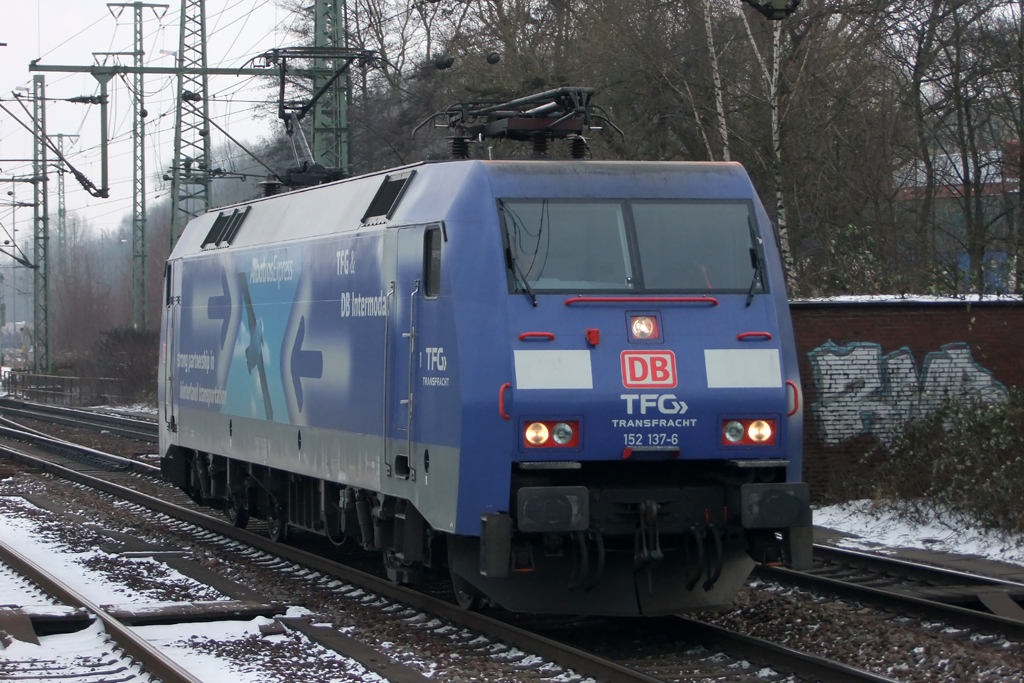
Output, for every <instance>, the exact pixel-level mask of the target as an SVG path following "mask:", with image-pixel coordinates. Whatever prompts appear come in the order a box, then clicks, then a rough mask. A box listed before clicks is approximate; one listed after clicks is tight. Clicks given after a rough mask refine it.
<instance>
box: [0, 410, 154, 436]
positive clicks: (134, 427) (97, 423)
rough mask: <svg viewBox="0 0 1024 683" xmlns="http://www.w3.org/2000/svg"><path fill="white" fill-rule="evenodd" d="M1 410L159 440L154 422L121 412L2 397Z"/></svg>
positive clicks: (122, 434) (36, 418)
mask: <svg viewBox="0 0 1024 683" xmlns="http://www.w3.org/2000/svg"><path fill="white" fill-rule="evenodd" d="M0 412H3V413H6V414H9V415H17V416H21V417H26V418H29V419H33V420H40V421H44V422H56V423H57V424H63V425H67V426H70V427H80V428H86V429H101V430H107V431H109V432H111V433H113V434H117V435H118V436H126V437H129V438H132V439H138V440H140V441H147V442H149V443H156V442H157V438H158V434H157V431H158V428H157V424H156V423H155V422H150V421H148V420H140V419H137V418H131V417H123V416H120V415H104V414H102V413H94V412H92V411H88V410H78V409H75V408H62V407H58V406H44V405H38V404H32V403H24V402H18V401H11V400H0Z"/></svg>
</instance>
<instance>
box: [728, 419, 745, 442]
mask: <svg viewBox="0 0 1024 683" xmlns="http://www.w3.org/2000/svg"><path fill="white" fill-rule="evenodd" d="M743 432H744V429H743V424H742V423H740V422H737V421H736V420H733V421H732V422H729V423H727V424H726V425H725V438H726V439H728V440H729V441H731V442H732V443H739V442H740V441H743Z"/></svg>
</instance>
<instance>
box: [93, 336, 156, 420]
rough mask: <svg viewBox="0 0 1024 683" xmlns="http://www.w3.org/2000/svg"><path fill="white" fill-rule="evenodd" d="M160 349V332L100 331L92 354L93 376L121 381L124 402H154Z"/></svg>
mask: <svg viewBox="0 0 1024 683" xmlns="http://www.w3.org/2000/svg"><path fill="white" fill-rule="evenodd" d="M159 348H160V334H159V332H155V331H151V330H150V331H144V330H135V329H131V328H119V329H114V330H107V331H105V332H101V333H100V340H99V342H97V344H96V346H95V347H94V348H93V351H92V354H91V355H92V358H93V361H94V363H95V374H94V377H112V378H115V379H118V380H121V393H122V396H123V398H124V399H125V400H127V401H147V402H153V401H154V400H155V398H156V372H157V361H158V358H159V357H158V352H159Z"/></svg>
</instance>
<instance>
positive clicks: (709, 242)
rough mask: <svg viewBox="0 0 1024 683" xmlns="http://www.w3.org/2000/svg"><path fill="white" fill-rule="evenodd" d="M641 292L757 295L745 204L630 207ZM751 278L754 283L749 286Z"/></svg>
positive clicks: (759, 286) (643, 204) (637, 204)
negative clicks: (743, 293)
mask: <svg viewBox="0 0 1024 683" xmlns="http://www.w3.org/2000/svg"><path fill="white" fill-rule="evenodd" d="M631 208H632V211H633V221H634V223H635V225H636V238H637V245H638V247H639V251H640V264H641V267H642V268H643V274H644V289H648V290H659V291H676V292H679V291H683V292H694V291H709V290H713V291H744V292H745V291H748V290H749V289H750V288H751V285H752V283H754V284H755V290H754V291H763V283H762V282H761V281H760V279H759V277H758V276H759V270H758V269H757V268H756V266H757V261H756V259H753V258H751V249H753V248H754V247H755V244H754V238H755V236H754V235H753V234H752V233H751V227H750V226H751V225H752V221H751V212H750V205H749V204H748V203H747V202H632V203H631ZM755 279H756V282H755Z"/></svg>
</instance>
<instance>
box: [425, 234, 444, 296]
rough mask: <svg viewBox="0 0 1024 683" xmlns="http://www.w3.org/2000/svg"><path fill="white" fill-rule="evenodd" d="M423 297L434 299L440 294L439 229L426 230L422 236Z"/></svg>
mask: <svg viewBox="0 0 1024 683" xmlns="http://www.w3.org/2000/svg"><path fill="white" fill-rule="evenodd" d="M423 282H424V285H423V295H424V296H425V297H427V298H428V299H435V298H437V295H438V294H440V293H441V228H428V229H427V231H426V233H424V236H423Z"/></svg>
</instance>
